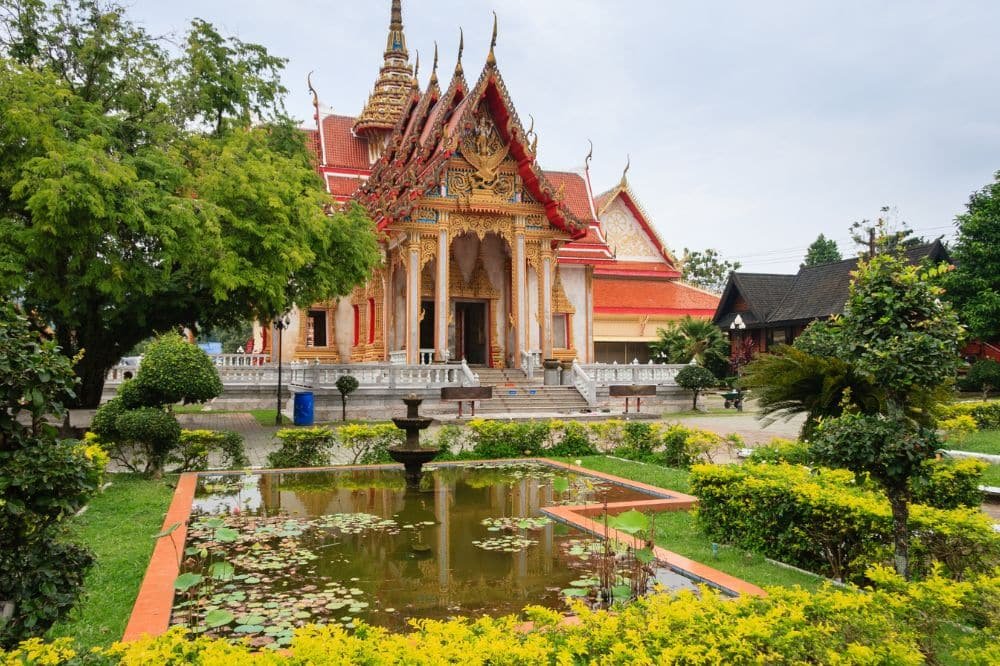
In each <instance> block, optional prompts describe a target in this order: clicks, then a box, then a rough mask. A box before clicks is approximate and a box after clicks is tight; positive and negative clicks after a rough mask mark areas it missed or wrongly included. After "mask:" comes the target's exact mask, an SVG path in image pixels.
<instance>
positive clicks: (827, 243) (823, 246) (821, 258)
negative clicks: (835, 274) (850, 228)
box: [802, 234, 843, 267]
mask: <svg viewBox="0 0 1000 666" xmlns="http://www.w3.org/2000/svg"><path fill="white" fill-rule="evenodd" d="M841 259H843V257H841V256H840V250H839V249H837V241H835V240H833V239H832V238H827V237H826V236H824V235H823V234H820V235H819V236H817V237H816V240H814V241H813V243H812V245H810V246H809V249H808V250H806V260H805V262H804V263H803V264H802V266H803V267H806V266H821V265H822V264H832V263H834V262H835V261H840V260H841Z"/></svg>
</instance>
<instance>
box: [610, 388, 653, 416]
mask: <svg viewBox="0 0 1000 666" xmlns="http://www.w3.org/2000/svg"><path fill="white" fill-rule="evenodd" d="M608 393H609V395H610V396H611V397H612V398H625V413H626V414H628V408H629V404H628V401H629V400H630V399H631V398H635V411H636V413H637V414H638V413H639V412H641V411H642V399H643V398H648V397H653V396H656V385H655V384H626V385H612V386H609V387H608Z"/></svg>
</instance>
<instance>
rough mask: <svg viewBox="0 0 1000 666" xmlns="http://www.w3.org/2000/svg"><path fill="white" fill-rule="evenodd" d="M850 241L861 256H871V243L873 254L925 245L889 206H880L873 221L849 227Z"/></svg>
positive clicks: (922, 239) (924, 241)
mask: <svg viewBox="0 0 1000 666" xmlns="http://www.w3.org/2000/svg"><path fill="white" fill-rule="evenodd" d="M850 234H851V240H852V241H854V242H855V244H857V245H858V249H859V250H860V253H861V255H862V256H867V255H870V254H871V249H872V248H871V246H872V243H874V244H875V254H884V253H887V252H897V251H900V250H908V249H910V248H913V247H916V246H918V245H924V244H926V243H927V239H926V238H924V237H923V236H915V235H914V233H913V229H910V226H909V225H908V224H907V223H906V222H905V221H903V220H899V219H898V214H897V212H896V211H895V209H893V208H892V207H890V206H882V208H881V209H880V210H879V216H878V217H877V218H875V220H861V221H859V222H855V223H853V224H852V225H851V227H850Z"/></svg>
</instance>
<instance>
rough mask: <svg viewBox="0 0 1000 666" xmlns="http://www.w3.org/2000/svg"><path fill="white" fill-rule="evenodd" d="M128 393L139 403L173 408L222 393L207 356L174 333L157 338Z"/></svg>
mask: <svg viewBox="0 0 1000 666" xmlns="http://www.w3.org/2000/svg"><path fill="white" fill-rule="evenodd" d="M133 382H134V383H133V384H132V386H130V387H129V389H128V391H129V392H131V393H137V392H141V393H138V396H137V399H138V400H139V401H140V402H139V404H142V405H145V406H157V405H172V404H174V403H177V402H181V401H184V402H185V403H190V402H206V401H208V400H211V399H212V398H216V397H218V396H219V395H221V394H222V380H220V379H219V373H218V371H217V370H216V369H215V365H214V364H213V363H212V359H211V358H209V356H208V354H206V353H205V352H204V351H202V350H201V349H200V348H199V347H198V346H197V345H193V344H191V343H189V342H187V341H186V340H185V339H184V338H182V337H181V336H180V335H178V334H176V333H170V334H167V335H163V336H161V337H159V338H157V339H156V340H155V341H154V342H153V343H152V344H150V345H149V349H148V350H147V351H146V354H145V356H143V357H142V364H141V365H140V366H139V374H138V375H136V378H135V379H134V380H133Z"/></svg>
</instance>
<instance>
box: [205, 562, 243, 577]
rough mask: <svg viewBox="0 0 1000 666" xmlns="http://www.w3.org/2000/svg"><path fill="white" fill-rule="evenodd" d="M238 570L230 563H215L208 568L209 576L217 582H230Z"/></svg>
mask: <svg viewBox="0 0 1000 666" xmlns="http://www.w3.org/2000/svg"><path fill="white" fill-rule="evenodd" d="M235 571H236V569H235V568H234V567H233V565H232V564H230V563H229V562H215V563H214V564H212V566H210V567H209V568H208V574H209V575H210V576H211V577H212V578H214V579H215V580H229V579H230V578H232V577H233V574H234V573H235Z"/></svg>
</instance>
